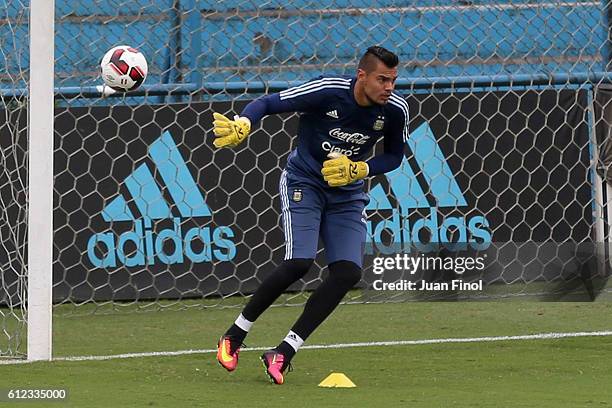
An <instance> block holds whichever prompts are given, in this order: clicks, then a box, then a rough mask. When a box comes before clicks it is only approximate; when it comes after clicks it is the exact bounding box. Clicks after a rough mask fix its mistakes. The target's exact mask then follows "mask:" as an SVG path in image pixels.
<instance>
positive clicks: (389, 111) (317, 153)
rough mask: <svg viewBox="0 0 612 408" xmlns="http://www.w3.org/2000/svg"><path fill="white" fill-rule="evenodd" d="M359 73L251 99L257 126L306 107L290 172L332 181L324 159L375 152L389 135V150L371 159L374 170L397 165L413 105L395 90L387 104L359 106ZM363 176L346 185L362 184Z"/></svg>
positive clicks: (386, 144) (356, 158)
mask: <svg viewBox="0 0 612 408" xmlns="http://www.w3.org/2000/svg"><path fill="white" fill-rule="evenodd" d="M355 82H356V78H342V77H321V78H318V79H316V80H313V81H310V82H307V83H305V84H303V85H300V86H297V87H294V88H289V89H287V90H285V91H281V92H279V93H274V94H270V95H266V96H264V97H261V98H259V99H257V100H255V101H253V102H251V103H249V104H248V105H247V106H246V107H245V109H244V110H243V112H242V116H245V117H247V118H249V120H250V121H251V124H252V127H253V128H254V127H255V125H256V124H257V122H259V120H260V119H261V118H262V117H263V116H265V115H269V114H274V113H284V112H300V113H301V115H300V120H299V126H298V135H297V136H298V143H297V148H296V149H295V150H294V151H292V152H291V154H290V156H289V159H288V162H287V171H288V173H289V174H290V175H293V176H295V177H299V178H306V179H309V180H312V181H315V182H316V183H317V184H320V185H324V186H327V183H326V182H325V181H324V180H323V176H322V175H321V168H322V165H323V162H324V161H325V160H327V159H328V157H327V155H328V154H329V153H331V152H338V153H341V154H344V155H346V156H347V157H348V158H349V159H351V160H353V161H361V160H365V159H366V158H367V157H369V156H370V154H371V151H372V148H373V147H374V145H375V144H376V142H377V141H378V140H379V139H381V138H383V139H384V153H383V154H382V155H378V156H376V157H373V158H372V159H370V160H368V161H367V163H368V166H369V175H376V174H382V173H386V172H388V171H391V170H393V169H395V168H397V167H398V166H399V165H400V163H401V161H402V158H403V151H404V145H405V143H406V141H407V138H408V104H407V103H406V101H405V100H404V98H402V97H401V96H399V95H397V94H395V93H393V94H392V95H391V97H390V98H389V101H388V103H387V104H386V105H372V106H367V107H363V106H359V105H358V104H357V101H356V100H355V97H354V86H355ZM362 185H363V181H362V180H359V181H357V182H355V183H352V184H350V185H348V186H345V187H342V189H343V190H354V189H357V188H359V189H360V188H361V187H362Z"/></svg>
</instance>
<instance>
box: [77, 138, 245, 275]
mask: <svg viewBox="0 0 612 408" xmlns="http://www.w3.org/2000/svg"><path fill="white" fill-rule="evenodd" d="M149 157H150V159H151V161H152V162H153V164H154V165H155V167H156V168H157V171H158V172H159V175H160V176H161V180H162V181H163V183H164V184H165V186H166V189H167V191H168V193H169V195H170V197H171V198H172V201H173V202H174V204H175V206H176V209H177V210H178V212H179V214H180V217H176V216H174V215H173V213H172V210H171V208H170V206H169V205H168V203H167V202H166V200H165V198H164V196H163V194H162V190H161V189H160V186H159V184H158V182H157V181H156V180H155V178H154V177H153V173H152V172H151V170H150V168H149V165H148V164H147V163H142V164H140V165H139V166H138V167H137V168H136V169H135V170H134V171H133V172H132V174H130V175H129V176H128V177H127V178H126V179H125V181H124V183H125V186H126V187H127V191H128V192H129V194H130V195H131V197H132V199H133V203H134V206H135V207H136V209H137V210H138V212H139V213H140V217H139V218H137V217H136V216H135V215H134V212H133V211H132V209H131V208H130V205H129V204H128V200H126V199H125V197H124V196H123V195H122V194H120V195H118V196H117V197H115V198H114V199H113V200H112V201H110V202H109V203H108V204H107V205H106V206H105V207H104V208H103V210H102V218H103V219H104V221H106V222H112V223H115V222H131V223H132V224H133V226H134V228H133V230H130V231H126V232H123V233H122V234H120V235H118V236H117V237H116V236H115V233H113V232H112V231H108V232H102V233H96V234H93V235H92V236H91V237H90V239H89V242H88V243H87V254H88V257H89V260H90V262H91V263H92V264H93V265H94V266H95V267H100V268H105V267H116V266H118V265H125V266H127V267H131V266H144V265H154V264H156V263H164V264H176V263H183V262H185V258H187V259H189V260H191V261H192V262H194V263H201V262H211V261H212V260H213V259H217V260H220V261H229V260H231V259H233V258H234V256H235V255H236V246H235V243H234V242H233V241H232V240H231V238H233V237H234V233H233V231H232V229H231V228H229V227H227V226H219V227H216V228H212V227H193V228H190V229H187V230H186V231H183V230H182V228H181V223H182V219H186V218H196V217H210V216H211V215H212V213H211V211H210V208H209V207H208V205H206V202H205V201H204V197H203V195H202V193H201V191H200V189H199V187H198V185H197V184H196V182H195V181H194V179H193V177H192V176H191V173H190V172H189V169H188V168H187V165H186V163H185V161H184V160H183V157H182V156H181V154H180V152H179V150H178V147H177V146H176V144H175V143H174V140H173V139H172V136H171V135H170V132H167V131H166V132H164V133H163V134H162V135H161V137H160V138H158V139H157V140H156V141H155V142H153V144H152V145H151V146H150V148H149ZM170 220H171V221H172V228H166V229H161V230H158V231H155V229H156V228H155V226H159V225H161V224H163V223H169V221H170ZM213 247H215V249H213Z"/></svg>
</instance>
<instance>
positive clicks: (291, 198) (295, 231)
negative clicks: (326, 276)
mask: <svg viewBox="0 0 612 408" xmlns="http://www.w3.org/2000/svg"><path fill="white" fill-rule="evenodd" d="M280 198H281V209H282V218H283V227H284V231H285V249H286V253H285V259H286V260H287V259H294V258H306V259H314V258H315V257H316V254H317V248H318V244H319V237H321V239H322V241H323V245H324V247H325V257H326V259H327V263H328V264H330V263H333V262H337V261H351V262H354V263H355V264H357V265H358V266H359V267H360V268H361V266H362V264H363V251H364V246H365V240H366V214H365V207H366V205H367V204H368V202H369V198H368V195H367V194H366V193H364V192H363V191H361V190H359V191H353V192H345V191H339V190H337V189H334V188H332V187H327V188H325V187H321V186H320V185H318V184H317V183H314V182H312V181H310V182H309V180H307V179H303V178H300V177H296V176H293V175H291V174H289V173H287V171H286V170H285V171H283V174H282V175H281V179H280Z"/></svg>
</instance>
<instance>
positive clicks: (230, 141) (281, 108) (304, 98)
mask: <svg viewBox="0 0 612 408" xmlns="http://www.w3.org/2000/svg"><path fill="white" fill-rule="evenodd" d="M350 83H351V80H350V79H344V78H321V79H317V80H315V81H311V82H307V83H305V84H303V85H300V86H296V87H293V88H289V89H286V90H284V91H281V92H278V93H273V94H270V95H266V96H262V97H261V98H258V99H255V100H254V101H251V102H250V103H249V104H248V105H247V106H246V107H245V108H244V109H243V111H242V113H241V114H240V116H238V115H237V116H235V117H234V120H231V119H229V118H227V117H225V116H223V115H221V114H219V113H215V114H214V115H213V116H214V118H215V121H214V122H213V125H214V133H215V136H217V139H216V140H215V142H214V144H215V146H216V147H234V146H237V145H238V144H240V143H241V142H242V141H243V140H244V139H246V137H247V136H248V135H249V133H250V132H251V129H252V128H253V127H255V126H256V125H257V124H258V123H259V121H260V120H261V119H262V118H263V117H264V116H266V115H272V114H276V113H285V112H308V111H310V110H312V109H318V107H319V106H320V104H321V103H322V102H323V101H324V100H325V98H326V96H327V95H329V93H330V92H333V91H334V90H336V89H350Z"/></svg>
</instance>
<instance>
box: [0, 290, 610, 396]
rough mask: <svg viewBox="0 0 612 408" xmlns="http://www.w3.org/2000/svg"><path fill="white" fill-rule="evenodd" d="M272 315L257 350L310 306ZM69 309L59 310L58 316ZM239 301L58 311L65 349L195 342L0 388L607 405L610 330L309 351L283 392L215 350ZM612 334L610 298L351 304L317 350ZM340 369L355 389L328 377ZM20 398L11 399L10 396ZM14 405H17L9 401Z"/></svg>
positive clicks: (17, 370)
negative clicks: (229, 365)
mask: <svg viewBox="0 0 612 408" xmlns="http://www.w3.org/2000/svg"><path fill="white" fill-rule="evenodd" d="M300 311H301V308H298V307H276V308H272V309H270V310H268V311H267V312H266V313H265V314H264V315H263V316H262V317H261V319H260V320H259V321H258V322H257V324H256V325H255V326H254V328H253V330H252V333H251V334H250V335H249V338H248V339H247V341H246V343H247V344H248V345H249V346H250V348H263V347H268V346H273V345H275V344H276V343H277V342H278V341H279V340H280V339H281V338H282V337H284V335H285V334H286V332H287V330H288V328H289V327H290V325H291V324H292V322H293V321H294V320H295V318H296V317H297V315H298V314H299V313H300ZM60 312H61V310H58V309H56V313H57V314H61V313H60ZM237 312H238V309H205V310H202V309H199V310H195V309H189V310H184V311H164V312H151V313H134V314H114V315H94V316H83V317H74V316H73V317H60V316H57V317H56V318H55V321H54V354H55V356H56V357H66V356H102V355H115V354H121V353H138V352H152V351H180V350H190V349H198V350H200V351H198V352H195V353H193V354H186V355H178V356H155V357H133V358H123V359H111V360H106V361H54V362H50V363H31V364H18V365H0V388H2V389H7V388H13V387H17V388H41V387H44V388H50V387H54V388H66V389H68V392H69V398H68V400H67V401H65V402H62V403H54V402H46V403H43V402H39V403H28V404H26V406H59V405H61V406H74V407H155V406H159V407H192V406H193V407H196V406H198V407H221V406H225V407H233V406H236V407H238V406H245V407H247V406H248V407H332V406H337V407H379V406H380V407H400V406H409V407H451V406H453V407H555V408H557V407H607V406H612V336H587V337H573V338H561V339H537V340H536V339H533V340H506V341H489V342H483V341H474V342H462V343H439V344H410V345H393V346H389V345H387V346H375V345H370V346H360V347H350V348H338V347H336V348H327V349H317V348H314V349H304V350H301V351H300V353H299V354H298V355H297V356H296V358H295V359H294V361H293V365H294V368H295V370H294V371H293V372H291V373H289V374H288V375H287V377H286V383H285V384H284V385H282V386H276V385H272V384H270V383H269V382H268V379H267V377H266V376H265V375H264V373H263V369H262V366H261V363H260V361H259V359H258V357H259V355H260V354H261V351H256V350H251V351H249V349H248V348H247V349H244V351H243V352H242V353H241V360H240V365H239V367H238V369H237V370H236V372H234V373H231V374H230V373H227V372H225V370H223V369H222V368H220V367H219V366H218V365H217V364H216V361H215V355H214V354H213V353H211V352H208V351H207V350H211V349H213V348H214V346H215V343H216V340H217V337H218V336H219V335H220V333H222V332H223V331H224V330H225V329H226V327H227V326H228V325H229V324H230V323H231V322H232V321H233V319H234V318H235V316H236V314H237ZM609 330H612V304H610V303H608V302H596V303H535V302H462V303H402V304H384V305H376V304H372V305H345V306H341V307H339V309H338V310H337V311H336V312H335V313H334V314H333V315H332V317H330V319H328V321H326V322H325V323H324V324H323V325H322V326H321V327H320V329H319V330H318V331H317V332H315V334H313V336H312V337H311V338H310V339H309V340H308V342H307V344H308V345H311V346H314V345H326V344H327V345H328V344H349V343H356V342H366V343H367V342H375V341H376V342H382V341H398V340H428V339H447V338H475V337H483V336H513V335H526V334H535V333H549V332H567V333H569V332H592V331H609ZM331 372H343V373H345V374H346V375H347V376H348V377H349V378H351V380H353V382H355V383H356V385H357V387H356V388H350V389H337V388H336V389H329V388H320V387H317V384H318V383H319V382H320V381H321V380H323V379H324V378H325V377H326V376H327V375H328V374H329V373H331ZM13 405H14V404H13ZM5 406H12V405H11V404H10V403H7V404H5Z"/></svg>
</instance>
